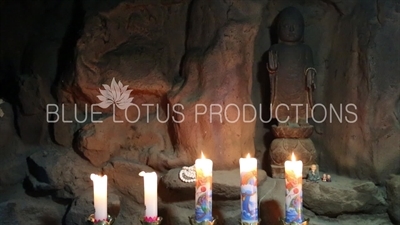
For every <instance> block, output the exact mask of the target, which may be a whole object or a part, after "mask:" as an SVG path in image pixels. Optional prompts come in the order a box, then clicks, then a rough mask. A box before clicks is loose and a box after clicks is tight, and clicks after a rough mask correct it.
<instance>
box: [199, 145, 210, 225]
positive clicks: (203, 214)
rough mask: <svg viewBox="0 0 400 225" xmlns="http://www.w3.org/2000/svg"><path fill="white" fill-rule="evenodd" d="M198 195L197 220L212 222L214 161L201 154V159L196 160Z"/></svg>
mask: <svg viewBox="0 0 400 225" xmlns="http://www.w3.org/2000/svg"><path fill="white" fill-rule="evenodd" d="M195 168H196V194H195V220H196V222H197V223H202V222H205V221H212V220H213V217H212V170H213V161H211V159H206V158H205V157H204V155H203V152H202V153H201V159H196V162H195Z"/></svg>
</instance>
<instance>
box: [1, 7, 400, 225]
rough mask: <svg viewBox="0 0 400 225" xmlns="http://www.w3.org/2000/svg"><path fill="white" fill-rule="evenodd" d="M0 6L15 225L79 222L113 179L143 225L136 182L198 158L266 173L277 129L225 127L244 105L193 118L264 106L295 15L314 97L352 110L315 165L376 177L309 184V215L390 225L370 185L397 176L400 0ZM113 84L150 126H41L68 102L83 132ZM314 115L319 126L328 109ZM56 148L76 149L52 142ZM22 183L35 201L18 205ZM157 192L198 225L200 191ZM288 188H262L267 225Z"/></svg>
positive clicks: (5, 139)
mask: <svg viewBox="0 0 400 225" xmlns="http://www.w3.org/2000/svg"><path fill="white" fill-rule="evenodd" d="M0 6H1V7H0V11H1V13H0V25H1V26H0V30H1V34H2V35H1V36H0V43H1V45H0V50H1V51H0V98H4V99H6V101H7V102H8V103H3V104H1V105H0V107H1V109H2V110H3V111H4V116H0V189H1V194H0V215H1V216H2V218H4V217H6V216H8V217H7V219H9V221H6V222H7V223H8V222H9V223H11V224H13V225H15V224H29V223H30V224H35V225H39V224H50V223H51V224H60V223H61V221H62V218H68V221H70V222H71V224H73V223H80V222H82V219H84V217H85V218H86V216H87V215H85V214H88V213H90V212H89V208H90V207H91V206H92V203H91V201H92V200H91V191H90V190H91V187H92V183H91V181H90V179H89V175H90V173H101V172H104V173H107V174H108V175H109V176H110V190H112V195H113V196H114V197H113V198H112V199H113V200H112V201H111V204H112V205H115V206H117V205H118V204H119V207H120V212H119V216H118V220H117V222H116V224H121V225H126V224H132V225H137V224H140V222H139V218H140V216H142V214H143V212H144V205H143V183H142V182H143V179H142V178H140V177H138V176H137V173H138V172H140V171H141V170H148V171H153V170H156V171H157V172H165V170H166V169H169V168H173V167H180V166H182V164H183V165H186V166H188V165H193V163H194V159H196V158H198V157H199V155H200V152H201V151H203V152H205V153H206V156H207V157H210V158H212V159H213V160H214V161H215V165H216V167H215V168H216V169H217V168H218V167H226V168H229V167H231V168H232V169H237V166H238V160H239V158H240V157H243V156H244V155H246V154H247V153H251V154H252V155H253V154H254V153H256V154H255V156H256V157H258V159H259V162H260V163H262V164H263V165H269V164H268V160H269V159H268V157H267V156H266V155H268V154H265V153H267V152H266V149H268V147H269V142H268V141H269V139H268V138H269V136H268V135H270V133H269V132H270V130H268V128H269V127H270V124H263V123H262V122H261V121H260V120H258V117H257V118H256V119H257V121H258V122H257V124H256V133H255V132H254V122H250V123H242V122H238V123H236V124H232V123H229V121H228V120H227V119H226V118H224V117H225V114H226V115H227V116H228V119H230V120H235V119H236V116H237V110H236V109H235V108H234V107H230V108H228V109H227V111H226V113H225V111H224V110H223V111H222V115H223V118H222V119H223V122H222V123H213V124H210V123H207V122H208V121H209V118H210V111H209V110H210V107H209V108H208V111H207V112H206V113H205V115H199V117H198V119H199V122H198V123H194V122H193V120H192V122H190V119H194V116H193V114H194V112H195V109H196V108H195V107H194V106H195V104H197V103H202V104H205V105H206V106H210V104H215V103H217V104H221V105H222V106H223V107H227V106H228V105H229V104H232V103H234V104H237V105H238V106H239V108H240V107H241V106H242V105H244V104H246V103H253V104H255V105H256V107H257V106H258V104H259V103H264V104H265V103H267V101H268V99H269V97H268V96H267V95H268V92H269V87H268V86H269V85H268V83H265V82H264V79H263V78H265V77H266V75H267V72H266V68H265V63H266V60H265V52H266V51H267V49H268V48H269V46H270V45H271V44H272V43H273V42H274V41H275V40H274V38H275V37H274V26H273V23H274V19H275V17H276V15H277V14H278V13H279V11H280V10H282V9H283V8H285V7H287V6H295V7H297V8H299V9H300V11H301V12H302V13H303V14H304V17H305V22H306V30H305V39H304V40H305V43H306V44H308V45H310V46H311V48H312V49H313V53H314V56H315V65H316V69H317V71H318V75H317V90H316V93H315V96H314V97H315V98H314V99H315V100H316V102H318V103H322V104H324V105H329V104H332V105H333V106H335V108H336V109H340V105H341V104H342V106H343V108H342V109H343V122H340V121H339V120H338V119H336V116H335V115H332V116H333V121H332V122H330V121H328V122H325V123H315V124H313V125H314V126H315V132H314V133H313V136H312V139H313V141H314V143H315V145H316V149H317V153H318V156H319V157H318V158H319V159H320V161H319V162H318V164H319V165H320V167H321V170H326V171H335V172H338V173H340V175H344V176H349V177H352V178H360V179H364V180H370V182H365V181H358V180H356V179H344V178H341V177H334V181H333V182H332V183H319V184H315V185H314V184H305V185H304V188H305V192H304V197H305V199H304V202H305V204H306V207H308V208H310V209H311V210H312V211H314V212H311V211H309V210H305V211H306V214H307V215H308V216H309V217H311V218H312V222H311V224H318V225H323V224H328V225H330V224H346V225H347V224H363V225H365V224H374V225H375V224H382V225H387V224H390V222H389V219H388V216H387V215H386V214H381V213H382V212H384V211H385V210H386V207H387V206H386V202H385V199H384V194H383V193H382V192H381V191H380V188H381V187H378V186H375V184H376V185H382V183H384V181H386V180H387V178H388V176H389V174H391V173H394V174H400V163H399V159H400V151H399V149H400V146H399V141H398V137H399V135H400V124H399V119H398V118H399V115H400V100H399V95H400V83H399V82H400V79H399V76H398V74H399V72H400V71H399V67H398V66H397V64H398V62H399V56H400V54H399V52H400V48H399V45H398V43H397V39H396V37H398V36H399V29H398V23H399V20H400V13H399V12H400V3H399V1H397V0H387V1H376V0H362V1H361V0H349V1H341V0H303V1H294V0H246V1H243V0H225V1H223V0H136V1H128V0H126V1H124V0H117V1H106V0H96V1H87V0H85V1H68V0H46V1H45V0H36V1H1V3H0ZM75 47H76V48H75ZM75 53H76V54H75ZM75 56H76V58H74V57H75ZM70 66H71V67H70ZM71 68H72V72H71V71H70V70H69V69H71ZM113 78H115V79H116V81H117V82H118V81H121V82H122V84H123V85H128V88H129V90H132V91H131V92H130V96H129V97H133V100H132V102H133V103H134V104H137V105H139V106H140V107H139V109H140V111H141V112H142V113H141V114H140V115H139V114H138V112H137V111H135V110H134V108H129V110H127V111H126V112H127V115H128V116H129V118H136V117H137V116H138V115H139V116H138V117H139V121H138V122H136V123H133V124H131V123H126V121H125V123H123V125H119V124H117V123H112V122H110V117H112V116H113V115H115V116H116V118H118V119H123V117H125V110H121V109H119V108H116V110H115V112H113V111H114V110H113V108H112V107H109V108H106V109H100V108H96V109H95V111H96V112H97V111H99V112H101V113H102V116H103V117H101V119H104V123H103V124H95V123H91V121H89V120H86V121H84V122H76V121H75V122H72V123H66V122H62V121H61V122H60V121H58V122H57V123H55V124H50V126H49V124H47V123H46V122H45V120H46V113H45V110H46V104H48V103H56V104H57V105H58V106H62V104H66V111H65V112H63V113H65V116H66V118H68V119H74V116H75V115H74V113H75V112H74V106H75V104H76V106H77V107H78V112H77V114H78V116H79V118H81V117H82V116H84V113H85V112H84V108H85V104H86V105H90V104H93V103H99V99H98V97H97V95H100V93H101V92H100V90H99V88H104V86H103V84H107V85H110V82H111V81H112V80H113ZM256 80H257V82H254V81H256ZM55 100H57V102H55ZM266 100H267V101H266ZM143 103H150V104H155V105H158V106H159V107H160V108H159V111H160V112H159V113H160V114H159V115H158V114H157V109H156V107H151V109H150V111H149V114H150V116H149V117H150V118H149V122H148V121H146V119H147V118H146V115H148V114H147V113H146V112H147V108H146V107H144V106H143V105H142V104H143ZM173 103H180V104H182V105H183V106H184V109H183V110H182V111H179V112H183V113H185V114H184V115H186V121H185V122H184V123H177V122H173V121H169V122H167V123H160V122H158V121H157V120H158V119H162V120H164V119H165V118H171V116H179V115H180V114H178V113H172V114H171V112H170V113H168V109H169V110H170V111H171V104H173ZM350 103H353V104H354V105H355V106H356V107H357V108H356V109H355V108H351V107H350V108H347V110H351V111H352V112H355V114H351V113H349V112H348V111H346V108H345V104H350ZM263 108H264V107H263ZM214 110H216V111H217V110H218V108H214ZM267 110H268V109H267ZM239 111H240V113H241V115H242V116H243V110H239ZM250 112H251V111H248V112H247V113H249V114H250ZM328 113H329V114H332V112H331V111H328ZM12 115H15V117H12ZM157 115H158V116H159V118H157ZM355 115H356V116H357V120H356V121H354V123H352V122H351V121H352V120H354V119H355ZM315 116H316V117H317V119H321V118H323V116H324V115H323V111H322V110H321V108H319V109H318V110H316V113H315ZM212 117H213V119H214V120H218V119H219V115H215V114H214V115H212ZM107 118H108V119H107ZM178 119H179V118H178ZM239 119H241V118H239ZM327 119H328V120H329V119H330V116H329V115H328V117H327ZM346 119H347V121H346ZM349 121H350V122H349ZM53 125H54V126H53ZM82 128H83V129H82ZM78 130H81V131H80V132H79V133H77V131H78ZM18 135H19V136H18ZM254 135H255V141H253V137H254ZM50 138H52V139H54V141H55V142H57V143H58V144H61V145H63V146H67V147H54V146H53V145H48V144H47V142H48V141H50ZM73 141H76V142H73ZM28 144H34V145H36V146H28ZM254 146H256V147H254ZM254 148H256V151H255V150H254ZM74 150H75V151H74ZM174 150H175V152H174ZM27 158H28V159H27ZM264 169H266V170H268V167H265V168H264ZM172 172H174V171H172ZM172 172H171V173H172ZM175 172H176V171H175ZM26 173H28V179H27V180H26V181H27V182H24V184H22V182H23V180H24V178H25V176H26ZM216 173H218V172H216ZM159 175H160V177H161V176H162V175H163V173H159ZM216 175H217V174H216ZM227 177H228V176H227ZM227 177H226V178H227ZM235 179H237V178H235ZM28 181H29V182H28ZM229 182H232V184H233V182H235V183H236V181H234V179H232V180H230V181H229ZM229 182H228V183H229ZM374 183H375V184H374ZM397 183H398V182H397V178H391V179H390V180H389V182H388V185H387V195H388V198H387V201H388V202H387V203H388V212H389V213H390V216H391V218H392V219H393V221H397V222H398V218H399V217H398V214H397V212H398V211H399V210H398V201H397V200H398V199H399V196H398V191H396V190H398V188H397ZM14 185H18V187H19V188H22V187H24V188H25V190H23V191H21V192H17V193H15V194H13V192H14V191H15V190H16V189H15V188H14V187H15V186H14ZM231 187H233V185H230V186H226V189H225V187H221V189H220V190H219V191H217V192H223V193H225V195H226V196H223V197H229V196H232V198H233V197H235V196H237V194H235V193H234V190H233V189H231ZM216 188H217V187H216ZM159 190H160V193H159V194H160V198H159V202H160V215H162V216H163V217H165V225H181V224H182V225H183V224H188V220H187V217H188V216H190V215H191V214H192V213H193V208H194V203H193V198H192V197H190V196H191V195H193V192H191V191H190V193H191V195H189V194H187V195H185V192H184V191H182V192H176V191H175V192H174V190H172V189H168V188H166V185H164V184H163V183H161V185H160V189H159ZM188 190H189V189H188ZM284 190H285V184H284V181H283V180H276V179H270V178H268V179H266V181H265V182H264V183H263V184H261V185H260V186H259V199H260V209H261V210H260V215H261V218H262V220H263V222H262V223H264V224H268V225H269V224H273V223H274V222H276V221H277V220H278V219H279V217H282V215H283V213H284V210H283V209H284ZM25 191H26V193H25ZM188 193H189V192H188ZM316 193H319V194H316ZM27 194H29V195H32V196H35V198H33V197H32V196H26V195H27ZM110 196H111V193H110ZM223 197H218V198H220V199H223ZM50 198H53V199H54V201H52V200H50ZM60 198H61V199H62V201H61V200H60ZM218 198H217V197H216V198H215V203H214V206H215V215H216V216H218V217H219V218H220V221H222V225H223V224H224V223H225V224H226V225H232V224H236V223H237V222H238V220H239V217H240V204H239V201H238V200H231V199H224V200H219V199H218ZM235 198H236V197H235ZM65 199H66V202H64V200H65ZM182 199H184V200H182ZM56 201H57V203H55V202H56ZM59 201H61V202H63V203H62V204H58V203H59ZM339 201H341V202H339ZM71 202H72V203H71ZM114 203H115V204H114ZM23 206H26V207H23ZM69 209H70V210H69ZM68 210H69V211H68ZM85 210H88V211H85ZM43 212H46V214H44V213H43ZM66 212H68V214H67V215H65V214H66ZM365 213H370V214H372V213H374V214H373V215H366V214H365ZM48 214H51V215H52V216H49V215H48ZM319 214H324V215H327V216H321V215H319ZM3 215H6V216H3ZM336 215H338V216H337V217H336V218H328V216H330V217H331V216H336ZM53 216H54V217H53ZM21 218H23V219H24V220H23V221H22V222H21ZM3 222H4V221H3ZM64 222H65V221H64ZM66 224H68V223H66Z"/></svg>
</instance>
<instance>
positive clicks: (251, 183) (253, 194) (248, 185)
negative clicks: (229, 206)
mask: <svg viewBox="0 0 400 225" xmlns="http://www.w3.org/2000/svg"><path fill="white" fill-rule="evenodd" d="M239 164H240V180H241V182H240V183H241V185H240V190H241V193H240V194H241V207H242V222H247V223H249V224H251V223H257V222H258V197H257V159H255V158H250V154H248V155H247V158H241V159H240V160H239Z"/></svg>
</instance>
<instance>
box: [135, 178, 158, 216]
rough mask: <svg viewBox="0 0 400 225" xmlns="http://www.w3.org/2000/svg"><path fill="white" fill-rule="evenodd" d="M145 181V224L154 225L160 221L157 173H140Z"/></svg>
mask: <svg viewBox="0 0 400 225" xmlns="http://www.w3.org/2000/svg"><path fill="white" fill-rule="evenodd" d="M139 176H142V177H143V179H144V205H145V207H146V211H145V214H144V222H148V223H153V222H157V219H158V204H157V201H158V197H157V196H158V195H157V185H158V179H157V173H156V172H151V173H146V172H144V171H142V172H140V173H139Z"/></svg>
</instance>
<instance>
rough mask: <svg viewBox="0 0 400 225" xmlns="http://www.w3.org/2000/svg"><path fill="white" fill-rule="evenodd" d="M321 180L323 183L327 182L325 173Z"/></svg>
mask: <svg viewBox="0 0 400 225" xmlns="http://www.w3.org/2000/svg"><path fill="white" fill-rule="evenodd" d="M321 180H322V181H324V182H326V180H327V176H326V173H324V175H322V179H321Z"/></svg>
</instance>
